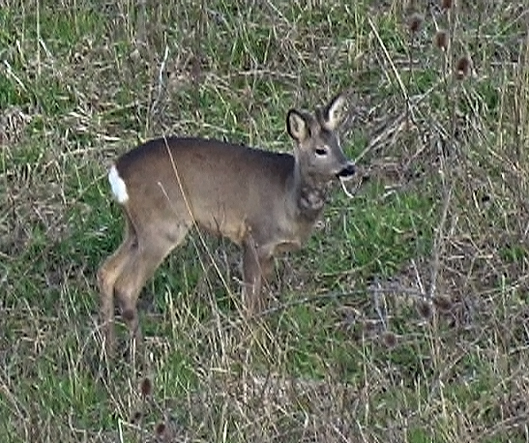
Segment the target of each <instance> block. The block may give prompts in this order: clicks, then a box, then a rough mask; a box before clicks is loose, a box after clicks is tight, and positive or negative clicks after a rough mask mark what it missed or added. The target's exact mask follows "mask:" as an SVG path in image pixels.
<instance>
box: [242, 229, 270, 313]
mask: <svg viewBox="0 0 529 443" xmlns="http://www.w3.org/2000/svg"><path fill="white" fill-rule="evenodd" d="M242 264H243V280H244V287H243V303H244V305H245V307H246V310H247V311H248V313H249V314H255V313H258V312H260V311H262V310H263V309H264V308H265V297H264V296H263V294H262V286H263V282H264V283H265V284H266V283H267V282H268V280H269V278H270V276H271V274H272V271H273V257H272V255H271V254H269V253H267V252H266V251H264V250H262V249H260V248H259V247H257V246H256V244H255V241H254V240H253V239H252V238H248V239H246V241H245V242H244V243H243V258H242Z"/></svg>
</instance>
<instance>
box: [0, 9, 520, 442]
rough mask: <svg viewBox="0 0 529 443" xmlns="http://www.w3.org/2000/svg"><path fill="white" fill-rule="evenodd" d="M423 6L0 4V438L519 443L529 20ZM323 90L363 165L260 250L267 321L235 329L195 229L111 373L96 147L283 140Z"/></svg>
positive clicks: (209, 246)
mask: <svg viewBox="0 0 529 443" xmlns="http://www.w3.org/2000/svg"><path fill="white" fill-rule="evenodd" d="M441 3H445V4H450V3H452V2H449V1H446V0H445V1H443V2H441V1H431V2H411V1H404V2H399V1H393V0H387V1H383V0H375V1H371V2H369V1H366V0H359V1H356V2H346V1H344V2H341V1H338V0H327V1H318V0H313V1H308V2H300V1H293V2H287V1H284V0H263V1H259V0H253V1H249V0H248V1H242V0H237V1H227V0H211V1H208V2H205V1H203V2H201V3H200V2H191V1H188V0H183V1H179V2H174V3H170V2H169V3H167V4H165V3H164V2H154V1H151V0H144V1H143V2H141V1H138V2H133V1H131V0H116V1H114V2H104V1H102V0H94V1H88V0H73V1H66V0H58V1H57V2H51V1H39V0H35V1H31V0H18V1H15V0H0V147H1V151H0V291H1V294H2V296H1V298H0V436H1V437H0V440H1V441H3V442H79V441H84V442H117V441H120V442H121V441H123V442H140V441H142V442H144V441H175V442H180V441H182V442H183V441H189V442H248V441H250V442H271V441H274V442H301V441H303V442H309V441H310V442H316V441H318V442H331V443H332V442H410V443H422V442H507V441H509V442H522V441H528V440H529V427H528V423H529V391H528V389H529V307H528V305H527V301H528V292H529V291H528V289H529V288H528V279H527V271H528V265H529V257H528V248H527V246H528V232H529V198H528V195H529V183H528V178H529V105H528V95H529V40H528V38H529V37H528V28H529V8H528V7H527V5H526V4H525V2H522V1H506V0H499V1H496V2H488V3H487V2H482V1H479V0H469V1H462V0H461V1H459V2H455V4H454V5H452V6H451V7H450V8H449V9H443V8H442V7H441ZM447 43H448V45H447ZM339 91H345V92H346V93H347V94H348V97H349V98H348V101H349V111H348V115H347V119H346V121H345V123H344V126H343V128H342V143H343V146H344V149H345V151H346V152H347V154H348V155H349V156H350V157H351V158H353V159H356V160H357V162H358V165H359V167H360V169H361V170H362V171H361V174H359V176H360V175H361V176H364V178H368V179H365V180H361V179H360V178H359V180H357V182H355V183H354V185H353V186H352V187H354V188H355V192H356V193H355V198H354V199H350V198H348V197H347V196H346V195H345V194H344V192H343V191H342V190H341V189H340V187H339V186H336V188H335V189H334V191H333V194H332V200H331V202H330V203H329V204H328V206H327V208H326V211H325V214H324V219H323V220H322V222H323V223H322V226H321V228H320V229H318V230H317V232H315V234H314V236H313V237H312V238H311V240H310V241H309V243H308V244H307V245H306V247H305V248H304V249H303V250H302V251H301V252H299V253H295V254H291V255H290V256H286V257H283V258H280V259H278V260H277V271H276V274H277V281H276V282H275V284H274V287H273V293H274V298H275V301H274V303H273V307H272V309H271V310H270V311H268V312H267V313H266V314H265V315H263V316H262V317H261V318H259V319H258V320H257V321H256V322H255V323H253V324H251V325H249V324H246V323H244V322H243V320H242V319H241V317H240V315H239V314H238V312H237V310H236V309H235V307H234V306H235V300H237V297H238V294H239V273H238V261H239V255H238V251H237V249H236V248H235V247H234V246H232V245H230V244H229V243H228V242H227V241H223V240H216V239H211V238H208V239H207V240H206V243H205V244H203V243H202V242H201V241H200V239H199V236H198V235H192V236H190V237H189V238H188V240H187V242H186V243H185V244H184V245H183V246H182V247H181V248H179V249H178V250H177V251H175V252H174V253H173V254H172V255H171V257H170V258H169V259H168V260H167V261H166V262H165V263H164V264H163V266H162V267H161V268H160V269H159V271H158V272H157V274H156V276H155V278H154V279H153V280H152V281H150V282H149V283H148V285H147V287H146V288H145V290H144V292H143V295H142V298H141V300H142V301H141V306H142V308H141V322H142V327H143V330H144V333H145V336H146V343H145V349H144V351H143V353H142V354H141V355H136V356H135V357H134V358H123V359H117V361H114V362H110V361H109V360H108V359H107V358H106V356H105V354H104V352H103V351H102V348H101V343H102V337H101V334H100V330H99V328H98V293H97V288H96V284H95V283H96V282H95V272H96V270H97V267H98V265H99V264H100V262H101V261H102V260H103V259H104V258H105V257H106V256H107V255H108V254H110V253H111V252H112V251H113V250H114V248H115V247H116V246H117V245H118V244H119V242H120V240H121V235H122V223H123V219H122V217H121V213H120V211H119V208H118V207H117V205H116V204H115V203H114V202H113V201H112V199H111V198H110V189H109V185H108V182H107V179H106V171H107V168H108V166H109V164H110V162H111V161H112V159H114V158H115V157H116V156H117V155H118V154H119V153H122V152H124V151H126V150H128V149H130V148H131V147H133V146H135V145H136V144H137V143H139V142H140V141H145V140H147V139H148V138H151V137H155V136H159V135H162V134H187V135H201V136H207V137H215V138H225V139H228V140H230V141H234V142H242V143H246V144H250V145H255V146H261V147H266V148H267V149H271V150H284V151H289V150H291V149H292V145H291V142H290V140H289V137H288V135H287V133H286V130H285V116H286V112H287V110H288V109H289V108H290V107H293V106H294V107H297V108H309V109H312V108H313V107H314V106H316V105H320V104H323V103H324V102H326V101H327V100H328V99H329V98H330V97H331V96H333V95H334V94H336V93H337V92H339ZM217 269H218V270H220V273H221V275H220V276H219V275H218V272H217ZM223 281H224V282H225V284H223V283H222V282H223ZM119 330H120V333H124V332H125V330H124V328H123V326H120V328H119Z"/></svg>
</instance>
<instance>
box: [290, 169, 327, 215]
mask: <svg viewBox="0 0 529 443" xmlns="http://www.w3.org/2000/svg"><path fill="white" fill-rule="evenodd" d="M293 191H294V192H293V193H292V196H293V198H294V207H295V208H296V209H295V213H296V216H297V217H298V218H300V219H302V220H304V221H306V222H309V223H313V222H315V221H316V219H317V218H318V217H319V215H320V214H321V212H322V210H323V206H324V205H325V202H326V198H327V192H326V191H327V186H326V183H324V182H322V181H321V180H318V178H317V177H313V176H310V175H308V174H302V173H301V171H300V170H299V166H298V164H297V163H296V167H295V171H294V189H293Z"/></svg>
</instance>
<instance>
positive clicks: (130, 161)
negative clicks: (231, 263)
mask: <svg viewBox="0 0 529 443" xmlns="http://www.w3.org/2000/svg"><path fill="white" fill-rule="evenodd" d="M343 104H344V99H343V97H342V96H337V97H335V98H334V99H333V100H331V101H330V103H329V104H328V105H327V106H326V107H324V108H322V109H317V110H316V112H315V114H314V115H312V114H308V113H305V112H299V111H296V110H293V109H292V110H290V111H289V112H288V115H287V130H288V133H289V134H290V136H291V137H292V138H293V139H294V142H295V149H294V156H292V155H290V154H281V153H274V152H268V151H264V150H259V149H252V148H248V147H244V146H240V145H234V144H229V143H225V142H220V141H215V140H206V139H199V138H176V137H171V138H159V139H156V140H152V141H149V142H147V143H145V144H143V145H141V146H139V147H137V148H135V149H133V150H131V151H129V152H127V153H126V154H124V155H123V156H121V157H120V158H119V159H118V160H117V162H116V163H115V167H116V169H117V172H118V174H119V177H121V179H122V180H123V181H124V183H125V185H126V189H127V194H128V197H129V198H128V200H127V201H125V202H123V203H122V208H123V212H124V214H125V220H126V227H125V236H124V240H123V243H122V244H121V245H120V246H119V248H118V249H117V250H116V252H115V253H114V254H113V255H112V256H110V257H109V258H108V259H107V260H106V261H105V262H104V263H103V264H102V266H101V267H100V269H99V271H98V284H99V288H100V292H101V315H102V321H103V325H104V334H105V339H106V343H107V346H108V349H109V350H112V348H113V345H114V330H113V325H112V323H113V315H114V295H115V296H116V297H117V299H118V302H119V304H120V307H121V310H122V314H123V318H124V320H125V322H126V323H127V324H128V326H129V328H130V330H131V333H132V334H133V337H135V338H136V339H139V338H141V333H140V328H139V325H138V315H137V308H136V304H137V299H138V296H139V293H140V291H141V289H142V287H143V286H144V284H145V282H146V280H147V279H149V278H150V277H151V276H152V275H153V274H154V272H155V271H156V269H157V268H158V266H159V265H160V263H161V262H162V261H163V260H164V258H165V257H166V256H167V255H168V254H169V253H170V252H171V251H172V250H173V249H174V248H175V247H176V246H178V244H179V243H180V242H181V241H182V240H183V239H184V237H185V236H186V234H187V232H188V230H189V229H190V228H191V227H192V225H193V224H194V223H196V224H197V225H198V226H199V227H200V228H202V229H204V230H206V231H208V232H210V233H212V234H216V235H220V236H223V237H227V238H229V239H231V240H232V241H233V242H235V243H236V244H238V245H240V246H241V248H242V251H243V278H244V295H245V300H244V301H245V305H246V307H247V309H248V311H249V312H255V311H258V310H260V309H262V307H263V300H262V298H261V297H260V292H261V286H262V282H263V281H266V280H267V279H268V278H269V276H270V273H271V271H272V270H273V257H274V255H276V254H277V253H279V252H283V251H288V250H295V249H298V248H300V247H301V245H302V244H303V243H304V242H305V241H306V240H307V238H308V237H309V235H310V234H311V232H312V229H313V226H314V223H315V222H316V220H317V219H318V217H319V216H320V214H321V212H322V210H323V206H324V203H325V198H326V189H327V184H328V182H329V181H331V180H332V179H334V178H336V177H341V178H344V179H346V178H349V177H350V176H351V175H352V174H353V172H354V168H353V165H352V164H351V163H350V162H348V160H347V159H346V158H345V156H344V154H343V152H342V150H341V147H340V144H339V141H338V138H337V135H336V132H335V131H336V128H337V126H338V124H339V122H340V116H339V111H340V109H341V107H342V105H343Z"/></svg>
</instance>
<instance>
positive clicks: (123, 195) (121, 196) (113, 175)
mask: <svg viewBox="0 0 529 443" xmlns="http://www.w3.org/2000/svg"><path fill="white" fill-rule="evenodd" d="M108 181H109V182H110V187H111V188H112V193H113V194H114V197H116V200H117V201H118V203H122V204H123V203H126V201H127V200H128V199H129V194H127V185H126V184H125V182H124V181H123V179H122V178H121V177H120V176H119V173H118V170H117V169H116V166H115V165H112V167H111V168H110V172H109V173H108Z"/></svg>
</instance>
